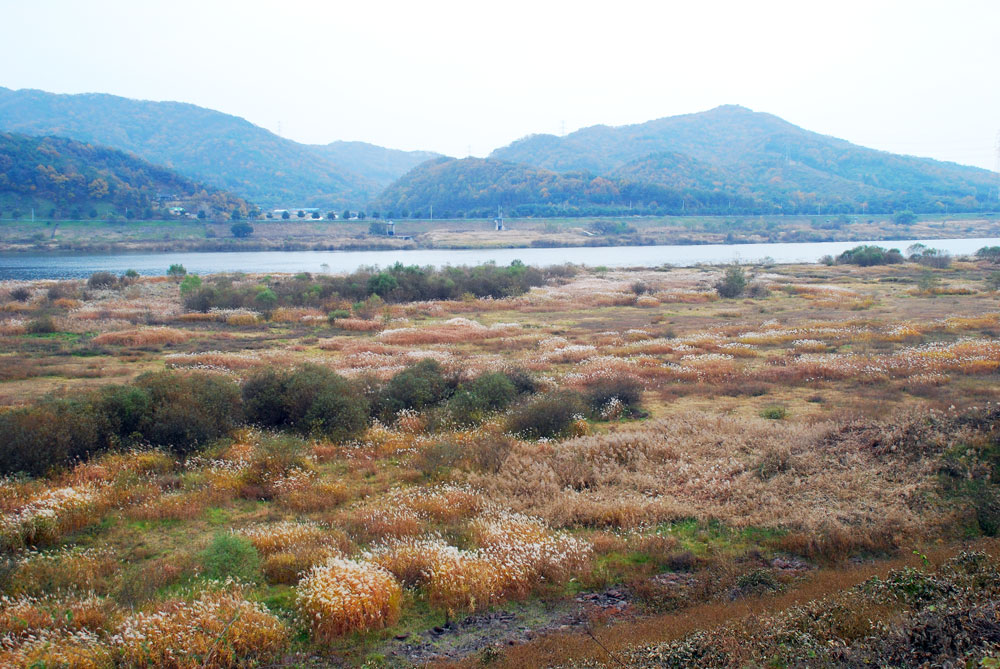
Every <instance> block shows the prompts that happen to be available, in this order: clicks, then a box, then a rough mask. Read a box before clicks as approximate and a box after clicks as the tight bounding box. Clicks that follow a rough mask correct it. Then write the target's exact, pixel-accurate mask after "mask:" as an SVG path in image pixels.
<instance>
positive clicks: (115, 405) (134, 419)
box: [99, 386, 153, 443]
mask: <svg viewBox="0 0 1000 669" xmlns="http://www.w3.org/2000/svg"><path fill="white" fill-rule="evenodd" d="M99 407H100V414H101V416H102V417H103V420H104V423H105V427H106V430H107V432H108V434H110V435H112V438H113V439H114V440H115V441H118V442H119V443H127V442H130V441H133V440H141V433H140V429H141V428H142V424H143V422H144V421H147V420H148V419H149V416H150V414H151V413H152V409H153V398H152V396H151V395H150V394H149V391H147V390H146V389H145V388H140V387H137V386H108V387H106V388H103V389H102V390H101V391H100V400H99Z"/></svg>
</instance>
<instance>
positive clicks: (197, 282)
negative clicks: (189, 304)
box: [181, 274, 201, 295]
mask: <svg viewBox="0 0 1000 669" xmlns="http://www.w3.org/2000/svg"><path fill="white" fill-rule="evenodd" d="M199 288H201V277H200V276H198V275H197V274H188V275H187V276H185V277H184V278H183V279H182V280H181V295H188V294H190V293H193V292H194V291H196V290H198V289H199Z"/></svg>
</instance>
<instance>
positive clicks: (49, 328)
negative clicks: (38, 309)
mask: <svg viewBox="0 0 1000 669" xmlns="http://www.w3.org/2000/svg"><path fill="white" fill-rule="evenodd" d="M24 329H25V332H27V333H28V334H52V333H53V332H58V331H59V328H58V327H57V326H56V322H55V320H54V319H53V318H52V317H51V316H40V317H38V318H35V319H32V320H30V321H28V324H27V325H26V326H25V328H24Z"/></svg>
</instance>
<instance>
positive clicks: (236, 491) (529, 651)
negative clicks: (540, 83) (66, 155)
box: [0, 260, 1000, 667]
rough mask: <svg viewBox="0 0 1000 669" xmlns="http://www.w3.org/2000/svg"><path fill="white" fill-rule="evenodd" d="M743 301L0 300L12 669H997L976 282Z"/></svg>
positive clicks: (903, 273) (695, 288) (32, 296)
mask: <svg viewBox="0 0 1000 669" xmlns="http://www.w3.org/2000/svg"><path fill="white" fill-rule="evenodd" d="M745 269H746V272H747V274H748V275H749V279H750V289H749V290H748V294H749V295H752V297H750V296H748V297H739V298H735V299H725V298H721V297H720V296H719V294H718V293H717V291H716V288H715V286H716V283H717V282H718V281H719V280H720V277H721V276H722V274H723V270H724V268H718V267H698V268H688V269H664V270H658V271H653V270H622V271H597V270H588V269H585V268H563V270H562V271H559V272H555V273H551V274H549V275H546V278H545V281H544V282H543V283H542V284H541V285H536V286H534V287H532V288H531V289H530V290H528V291H527V292H524V293H522V294H516V295H513V296H511V297H501V298H477V297H475V296H474V295H473V294H471V293H467V294H465V295H464V296H463V297H462V298H460V299H453V300H426V301H398V302H394V301H391V300H390V301H388V302H383V301H382V300H381V299H374V298H369V299H367V300H363V301H359V302H353V301H352V300H350V299H346V298H345V297H343V296H340V295H336V294H333V295H323V296H321V297H318V296H319V295H320V290H319V288H312V287H311V283H310V282H311V281H312V278H310V277H302V276H300V277H287V276H250V275H239V276H233V277H229V278H228V279H226V283H225V289H226V290H244V292H246V293H247V294H251V295H257V296H258V299H257V303H258V304H260V305H263V306H261V307H260V308H251V307H247V306H238V307H225V308H224V307H215V306H212V307H209V306H207V305H206V308H205V309H202V310H194V309H192V308H190V307H191V304H192V302H191V301H190V299H188V300H187V301H185V299H183V298H182V294H181V292H182V288H181V283H180V281H178V280H171V279H168V278H166V277H160V278H132V279H129V280H118V281H114V282H108V281H105V282H101V281H91V282H90V283H89V284H88V282H87V281H38V282H19V283H14V282H8V283H5V284H2V285H0V406H2V409H0V438H2V439H4V440H6V441H7V443H5V444H0V448H2V449H7V453H9V454H11V455H9V456H5V457H6V459H5V460H4V462H5V463H7V464H6V465H5V466H6V467H7V470H8V471H7V472H6V473H7V475H6V476H5V477H4V478H2V479H0V514H2V515H0V665H2V666H38V667H42V666H44V667H61V666H71V667H139V666H145V667H160V666H166V667H243V666H361V665H363V666H370V667H377V666H414V665H418V666H423V665H434V664H446V663H459V664H462V665H463V666H473V665H480V664H492V665H495V666H540V665H542V664H545V665H559V664H563V665H566V666H622V665H627V666H765V665H767V666H803V665H809V664H815V663H827V664H832V665H844V666H859V665H861V664H864V663H866V662H867V663H873V664H878V665H889V666H914V665H919V664H921V663H923V662H929V663H932V664H933V663H939V664H940V663H944V664H947V663H949V662H951V663H953V664H954V663H959V662H961V664H962V665H963V666H964V663H965V662H967V661H968V662H973V663H974V664H970V665H968V666H980V665H979V662H980V660H984V661H985V662H986V663H987V664H982V665H981V666H997V665H995V664H988V662H993V661H994V660H993V659H990V658H991V656H993V657H996V656H997V651H996V649H997V647H998V646H997V644H1000V627H998V623H997V615H996V605H997V602H996V595H997V593H998V592H1000V579H998V576H997V566H996V563H995V561H994V556H995V555H996V552H997V548H998V545H997V544H996V543H995V542H994V540H993V539H991V537H994V536H996V535H997V533H998V531H1000V494H998V489H997V481H998V476H1000V424H998V422H997V421H998V418H1000V405H998V403H1000V385H998V383H997V381H998V379H1000V339H998V334H1000V293H998V292H996V291H994V290H993V289H992V288H993V287H994V285H995V282H993V283H991V282H990V280H989V277H990V275H991V273H993V272H994V271H995V270H996V267H995V266H993V265H990V264H989V263H986V262H984V261H977V262H973V261H968V260H966V261H954V262H952V263H951V264H950V266H948V267H946V268H941V269H928V268H926V267H924V266H921V265H918V264H916V263H903V264H898V265H888V266H878V267H867V268H859V267H854V266H843V265H837V266H829V267H827V266H821V265H800V266H774V267H752V268H745ZM202 279H203V280H204V281H205V282H206V283H208V282H209V281H210V279H209V278H208V277H202ZM290 282H298V283H296V284H295V286H296V289H295V291H290V290H284V292H283V288H282V286H283V285H284V286H285V287H286V288H287V287H288V286H289V285H291V283H290ZM213 285H214V284H213ZM218 285H219V286H222V285H223V284H218ZM188 290H190V286H189V287H186V288H185V291H188ZM219 290H220V291H221V290H222V288H219ZM310 291H311V292H310ZM268 293H270V295H272V296H274V295H277V296H278V297H277V298H275V299H276V300H277V302H275V301H274V300H271V299H270V298H268V299H266V300H265V299H262V298H260V296H261V295H266V294H268ZM150 398H151V399H150ZM87 412H91V413H87ZM206 412H214V413H211V414H209V413H206ZM203 414H204V415H203ZM74 416H85V417H88V416H94V417H95V418H93V420H92V421H91V420H90V419H89V418H88V419H87V420H85V421H84V420H83V419H80V420H78V422H76V423H74V422H72V421H73V420H77V419H76V418H73V417H74ZM206 416H208V417H207V418H206ZM4 421H6V422H4ZM81 421H82V422H81ZM91 423H93V424H91ZM98 423H99V424H98ZM205 423H207V425H206V424H205ZM88 430H92V431H94V435H92V436H90V437H87V439H89V441H86V445H85V447H84V446H80V445H79V444H81V443H84V442H83V441H81V440H83V437H82V436H81V434H82V433H84V432H87V431H88ZM199 430H200V431H199ZM39 434H41V435H43V436H44V438H41V437H37V435H39ZM33 439H34V440H35V441H32V440H33ZM39 439H41V440H40V441H39ZM17 444H29V446H25V447H23V448H24V449H27V450H26V451H25V452H26V453H29V455H30V453H31V450H30V449H31V448H37V446H31V444H45V445H46V446H45V448H48V446H47V445H51V444H65V449H66V450H65V451H60V452H58V453H54V454H51V457H52V458H53V459H52V461H51V464H49V465H46V466H44V467H42V466H41V465H39V471H34V472H32V473H33V475H28V474H24V473H17V472H18V469H19V468H20V469H22V470H24V469H27V468H29V467H31V466H33V465H32V463H31V462H28V461H26V460H25V459H24V458H26V457H28V456H27V455H25V454H24V453H22V452H21V451H18V448H21V447H20V446H17ZM52 448H53V449H55V446H52ZM60 448H63V446H60ZM74 449H76V450H74ZM46 457H49V454H46ZM18 458H20V459H18ZM25 462H28V464H27V465H25ZM45 462H48V461H45ZM11 463H13V464H11ZM963 635H964V636H963ZM943 639H948V640H950V641H948V642H947V643H946V642H945V641H943ZM977 639H978V640H977ZM907 640H909V641H907ZM921 644H922V645H921ZM935 644H936V645H935ZM949 644H950V645H949ZM921 649H922V650H921ZM920 653H923V654H922V655H921V654H920Z"/></svg>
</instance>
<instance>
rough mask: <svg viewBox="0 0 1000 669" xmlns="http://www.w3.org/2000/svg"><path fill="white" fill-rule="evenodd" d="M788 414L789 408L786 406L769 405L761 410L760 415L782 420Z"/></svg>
mask: <svg viewBox="0 0 1000 669" xmlns="http://www.w3.org/2000/svg"><path fill="white" fill-rule="evenodd" d="M787 415H788V410H787V409H785V407H779V406H769V407H764V408H763V409H761V410H760V417H761V418H767V419H769V420H782V419H784V418H785V416H787Z"/></svg>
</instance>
